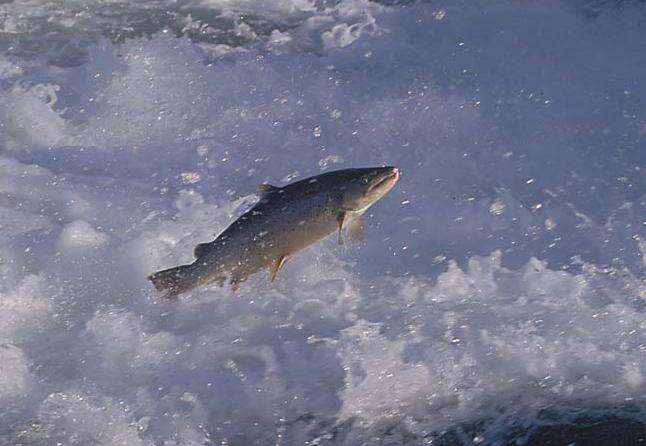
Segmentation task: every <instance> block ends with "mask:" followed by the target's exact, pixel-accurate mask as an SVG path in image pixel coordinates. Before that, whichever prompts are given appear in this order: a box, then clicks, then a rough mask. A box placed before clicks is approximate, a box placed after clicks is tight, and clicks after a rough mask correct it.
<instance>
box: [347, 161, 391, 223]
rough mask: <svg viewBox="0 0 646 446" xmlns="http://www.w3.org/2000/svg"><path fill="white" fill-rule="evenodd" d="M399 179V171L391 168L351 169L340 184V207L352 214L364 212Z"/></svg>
mask: <svg viewBox="0 0 646 446" xmlns="http://www.w3.org/2000/svg"><path fill="white" fill-rule="evenodd" d="M399 177H400V172H399V170H398V169H397V168H396V167H392V166H386V167H369V168H363V169H352V172H351V174H350V175H349V176H348V177H347V178H346V179H345V181H343V182H342V184H340V189H341V191H342V196H341V207H342V208H343V209H345V210H349V211H354V212H363V211H365V210H366V209H368V208H369V207H370V206H371V205H372V204H374V203H375V202H376V201H378V200H379V199H380V198H381V197H383V196H384V195H386V193H388V191H389V190H390V189H392V188H393V186H394V185H395V183H397V181H398V180H399Z"/></svg>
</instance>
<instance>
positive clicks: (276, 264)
mask: <svg viewBox="0 0 646 446" xmlns="http://www.w3.org/2000/svg"><path fill="white" fill-rule="evenodd" d="M286 260H287V256H286V255H284V256H280V257H279V258H277V259H276V260H274V261H273V262H271V266H270V267H269V268H270V270H269V281H270V282H273V281H274V280H275V279H276V274H278V271H280V269H281V268H282V267H283V265H284V264H285V261H286Z"/></svg>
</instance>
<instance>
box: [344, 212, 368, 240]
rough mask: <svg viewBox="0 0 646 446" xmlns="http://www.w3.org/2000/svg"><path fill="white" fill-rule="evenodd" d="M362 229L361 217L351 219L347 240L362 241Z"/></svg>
mask: <svg viewBox="0 0 646 446" xmlns="http://www.w3.org/2000/svg"><path fill="white" fill-rule="evenodd" d="M364 227H365V225H364V223H363V216H361V215H359V216H358V217H356V218H353V219H352V221H350V223H349V224H348V238H349V239H350V240H357V241H363V239H364Z"/></svg>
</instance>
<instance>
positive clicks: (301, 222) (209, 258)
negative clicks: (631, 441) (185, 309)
mask: <svg viewBox="0 0 646 446" xmlns="http://www.w3.org/2000/svg"><path fill="white" fill-rule="evenodd" d="M399 178H400V171H399V169H397V168H396V167H393V166H386V167H364V168H352V169H342V170H335V171H331V172H326V173H323V174H321V175H317V176H313V177H310V178H305V179H303V180H300V181H296V182H294V183H291V184H288V185H286V186H282V187H278V186H273V185H271V184H261V185H260V186H259V200H258V202H257V203H256V204H255V205H254V206H253V207H252V208H251V209H250V210H249V211H247V212H246V213H244V214H243V215H242V216H240V218H238V219H237V220H236V221H234V222H233V223H232V224H231V225H230V226H229V227H228V228H226V229H225V230H224V231H223V232H222V233H221V234H220V235H218V236H217V237H216V238H215V240H213V241H211V242H208V243H200V244H198V245H197V246H196V247H195V249H194V252H193V254H194V257H195V261H194V262H193V263H191V264H187V265H180V266H176V267H173V268H169V269H165V270H162V271H158V272H155V273H153V274H151V275H149V276H148V279H149V280H150V281H151V282H152V283H153V285H154V287H155V288H156V289H157V290H158V291H160V292H164V293H165V295H166V297H175V296H177V295H179V294H182V293H185V292H187V291H190V290H192V289H193V288H195V287H198V286H205V285H209V284H218V285H220V286H223V285H224V284H225V282H227V281H228V282H229V284H230V285H231V287H232V289H233V290H234V291H236V290H237V289H238V288H239V287H240V285H241V284H242V283H243V282H245V281H246V280H247V278H248V277H249V276H251V275H252V274H254V273H256V272H258V271H260V270H263V269H268V270H269V281H270V282H274V280H275V279H276V276H277V274H278V272H279V271H280V269H281V268H282V267H283V266H284V265H285V262H286V261H287V260H288V259H289V258H290V257H292V256H294V255H295V254H296V253H297V252H299V251H301V250H303V249H305V248H307V247H308V246H310V245H312V244H314V243H316V242H318V241H320V240H322V239H324V238H326V237H327V236H329V235H331V234H333V233H337V239H338V242H339V243H340V244H343V243H344V238H343V233H344V232H345V233H347V237H348V239H353V240H363V233H364V222H363V218H362V215H363V214H364V213H365V212H366V210H368V208H370V206H372V205H373V204H375V203H376V202H377V201H378V200H380V199H381V198H382V197H383V196H384V195H386V194H387V193H388V191H390V190H391V189H392V188H393V186H395V184H396V183H397V181H398V180H399Z"/></svg>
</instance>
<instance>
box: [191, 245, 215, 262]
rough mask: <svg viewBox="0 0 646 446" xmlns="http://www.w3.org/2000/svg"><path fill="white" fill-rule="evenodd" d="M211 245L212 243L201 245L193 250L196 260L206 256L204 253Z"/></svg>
mask: <svg viewBox="0 0 646 446" xmlns="http://www.w3.org/2000/svg"><path fill="white" fill-rule="evenodd" d="M210 244H211V243H210V242H209V243H200V244H199V245H197V246H196V247H195V249H194V250H193V256H195V258H196V259H199V258H200V257H202V254H204V251H205V250H206V248H208V247H209V245H210Z"/></svg>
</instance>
